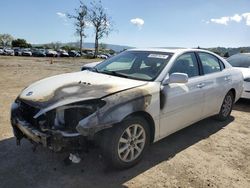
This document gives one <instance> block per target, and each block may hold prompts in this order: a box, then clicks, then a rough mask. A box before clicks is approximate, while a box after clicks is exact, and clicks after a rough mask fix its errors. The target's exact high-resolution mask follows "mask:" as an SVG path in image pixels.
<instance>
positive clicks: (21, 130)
mask: <svg viewBox="0 0 250 188" xmlns="http://www.w3.org/2000/svg"><path fill="white" fill-rule="evenodd" d="M18 110H19V106H18V105H17V104H16V103H13V104H12V107H11V124H12V128H13V132H14V135H15V137H16V139H17V143H19V142H20V140H21V139H22V138H26V139H28V140H30V141H31V142H32V143H36V144H41V145H42V146H44V147H47V148H49V149H52V150H54V151H59V150H61V149H62V148H68V147H70V148H71V149H78V148H79V147H80V145H81V143H83V142H84V141H83V140H85V137H83V136H82V135H81V134H80V133H78V132H74V133H70V132H66V131H61V130H46V131H42V130H41V129H40V128H39V127H36V126H35V125H33V124H31V123H30V122H28V121H26V120H23V118H21V117H19V116H20V114H18Z"/></svg>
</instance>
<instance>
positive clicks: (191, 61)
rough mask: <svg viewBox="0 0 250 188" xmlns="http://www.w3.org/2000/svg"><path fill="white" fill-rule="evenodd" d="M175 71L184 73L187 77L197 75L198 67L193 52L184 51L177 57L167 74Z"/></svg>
mask: <svg viewBox="0 0 250 188" xmlns="http://www.w3.org/2000/svg"><path fill="white" fill-rule="evenodd" d="M175 72H179V73H186V74H187V75H188V77H189V78H191V77H194V76H199V67H198V62H197V59H196V56H195V54H194V53H185V54H183V55H181V56H180V57H178V58H177V59H176V61H175V62H174V65H173V66H172V68H171V69H170V71H169V74H172V73H175Z"/></svg>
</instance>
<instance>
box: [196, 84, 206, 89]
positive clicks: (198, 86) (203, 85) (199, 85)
mask: <svg viewBox="0 0 250 188" xmlns="http://www.w3.org/2000/svg"><path fill="white" fill-rule="evenodd" d="M203 87H205V84H204V83H200V84H198V85H197V88H203Z"/></svg>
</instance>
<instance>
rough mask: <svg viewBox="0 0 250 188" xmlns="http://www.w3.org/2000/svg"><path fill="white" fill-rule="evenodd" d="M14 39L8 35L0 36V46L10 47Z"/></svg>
mask: <svg viewBox="0 0 250 188" xmlns="http://www.w3.org/2000/svg"><path fill="white" fill-rule="evenodd" d="M12 40H14V38H13V37H12V36H11V35H10V34H0V46H3V47H7V46H11V42H12Z"/></svg>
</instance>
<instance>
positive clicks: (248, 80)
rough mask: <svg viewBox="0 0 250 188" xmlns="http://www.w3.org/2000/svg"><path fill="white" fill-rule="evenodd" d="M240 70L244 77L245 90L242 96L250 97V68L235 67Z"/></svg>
mask: <svg viewBox="0 0 250 188" xmlns="http://www.w3.org/2000/svg"><path fill="white" fill-rule="evenodd" d="M235 68H236V69H238V70H240V71H241V72H242V74H243V78H244V84H243V87H244V90H243V92H242V95H241V98H244V99H250V68H243V67H235Z"/></svg>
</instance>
